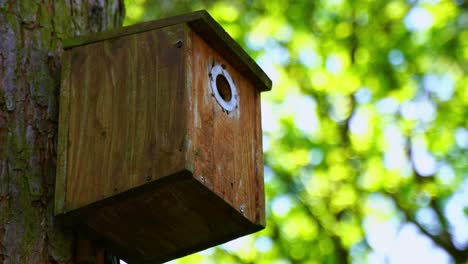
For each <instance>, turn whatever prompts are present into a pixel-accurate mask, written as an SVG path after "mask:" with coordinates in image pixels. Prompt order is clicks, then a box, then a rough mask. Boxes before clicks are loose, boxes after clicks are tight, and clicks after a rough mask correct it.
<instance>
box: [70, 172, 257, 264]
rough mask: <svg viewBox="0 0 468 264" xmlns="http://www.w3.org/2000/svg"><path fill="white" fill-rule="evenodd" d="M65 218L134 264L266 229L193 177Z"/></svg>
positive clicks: (162, 181)
mask: <svg viewBox="0 0 468 264" xmlns="http://www.w3.org/2000/svg"><path fill="white" fill-rule="evenodd" d="M181 214H183V217H181ZM136 216H138V217H136ZM64 218H66V220H65V222H67V223H74V224H76V225H77V226H80V227H81V228H83V229H84V230H85V231H86V232H88V233H91V234H92V236H93V237H94V238H95V239H97V240H102V241H106V242H105V243H110V244H109V245H108V246H109V247H110V248H112V249H113V250H114V251H115V253H116V254H117V255H118V256H120V257H121V258H122V259H124V260H126V261H128V262H129V263H160V262H164V261H168V260H171V259H174V258H176V257H181V256H184V255H187V254H191V253H194V252H196V251H199V250H202V249H205V248H208V247H212V246H215V245H218V244H221V243H224V242H227V241H229V240H231V239H233V238H235V237H240V236H243V235H246V234H249V233H252V232H255V231H258V230H260V229H262V228H263V227H262V226H260V225H259V226H256V225H252V223H250V222H249V221H248V220H247V219H246V218H245V217H244V216H242V215H241V214H239V212H238V211H237V210H235V209H234V208H233V207H232V206H231V205H229V204H228V203H226V202H225V201H224V200H223V199H222V198H221V197H218V196H217V195H216V194H215V193H213V192H212V191H210V190H209V189H208V188H206V186H204V185H203V184H201V183H200V182H199V181H198V180H196V179H195V178H193V176H192V175H191V173H190V172H189V171H184V172H181V173H178V174H175V175H171V176H167V177H165V178H163V179H160V180H158V181H154V182H151V183H149V184H147V185H143V186H141V187H139V188H135V189H132V190H129V191H127V192H125V193H121V194H119V195H117V196H113V197H111V198H108V199H105V200H102V201H99V202H97V203H94V204H91V205H89V206H87V207H84V208H82V209H79V210H75V211H73V212H71V213H69V214H64V215H62V219H64ZM116 219H118V221H116ZM80 223H82V224H83V225H81V224H80ZM84 223H85V224H84ZM110 241H111V242H110ZM130 249H131V250H130ZM166 252H171V254H165V253H166ZM148 256H151V257H150V258H148Z"/></svg>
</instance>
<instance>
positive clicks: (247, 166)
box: [55, 11, 271, 263]
mask: <svg viewBox="0 0 468 264" xmlns="http://www.w3.org/2000/svg"><path fill="white" fill-rule="evenodd" d="M270 88H271V81H270V80H269V79H268V77H266V75H265V73H264V72H263V71H262V70H261V69H260V68H259V67H258V65H256V64H255V63H254V62H253V60H252V59H251V58H250V57H249V56H248V55H247V54H246V53H245V52H244V51H243V50H242V49H241V48H240V47H239V46H238V45H237V44H236V43H235V42H234V41H233V40H232V39H231V38H230V37H229V35H227V33H226V32H224V30H222V28H221V27H220V26H219V25H218V24H217V23H216V22H215V21H214V20H213V19H212V18H211V17H210V16H209V15H208V13H206V12H204V11H201V12H194V13H190V14H186V15H182V16H179V17H173V18H168V19H164V20H158V21H153V22H148V23H144V24H140V25H136V26H132V27H127V28H122V29H118V30H116V31H114V32H104V33H99V34H97V35H90V36H85V37H81V38H77V39H73V40H71V41H69V42H67V43H65V51H64V54H63V62H62V83H61V91H60V93H61V94H60V117H59V122H60V123H59V145H58V168H57V180H56V193H55V195H56V198H55V214H56V215H57V217H58V218H59V219H61V220H62V221H63V222H64V223H68V224H72V225H74V226H75V227H76V228H79V229H81V230H82V231H83V232H86V233H87V234H89V235H90V236H92V237H93V238H95V239H98V240H100V241H103V243H104V244H105V245H106V246H108V247H109V249H110V250H111V252H113V253H114V254H116V255H118V256H119V257H121V258H122V259H124V260H126V261H127V262H129V263H158V262H162V261H166V260H170V259H173V258H177V257H181V256H184V255H186V254H189V253H192V252H196V251H199V250H202V249H205V248H208V247H211V246H214V245H217V244H220V243H223V242H226V241H229V240H231V239H234V238H237V237H239V236H242V235H246V234H249V233H252V232H255V231H257V230H260V229H262V228H264V226H265V213H264V210H265V204H264V190H263V155H262V134H261V115H260V92H261V91H266V90H269V89H270Z"/></svg>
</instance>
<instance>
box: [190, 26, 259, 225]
mask: <svg viewBox="0 0 468 264" xmlns="http://www.w3.org/2000/svg"><path fill="white" fill-rule="evenodd" d="M191 40H192V53H191V57H192V59H191V63H192V65H193V67H192V89H191V100H190V101H189V102H190V107H189V109H190V112H191V115H190V122H189V130H190V132H189V133H190V135H191V139H192V141H191V145H190V149H189V150H188V151H189V155H190V159H193V162H192V163H193V164H194V177H196V178H197V179H198V180H200V181H201V182H203V183H204V184H205V185H206V186H207V187H208V188H210V189H211V190H213V191H214V192H215V193H216V194H218V195H219V196H220V197H221V198H222V199H224V200H225V201H227V202H228V203H229V204H230V205H231V206H232V207H234V208H235V209H236V210H238V211H239V212H240V213H241V214H243V215H244V216H245V217H246V218H248V219H249V220H250V221H251V222H252V223H256V224H259V225H264V224H265V219H264V218H265V216H264V201H263V196H264V193H263V160H262V158H261V156H262V145H261V142H262V141H261V120H260V118H261V117H260V93H258V92H257V91H258V90H257V89H255V87H254V86H253V84H252V81H251V80H250V79H248V78H246V76H244V75H242V74H240V73H239V72H238V71H237V68H235V67H232V66H231V65H230V64H229V63H228V62H227V61H226V59H225V58H224V57H222V56H221V55H220V54H219V53H218V52H216V51H215V50H214V49H213V48H211V47H210V46H209V45H208V44H207V43H206V42H205V41H204V40H203V39H202V38H201V37H199V35H198V34H197V33H195V32H192V35H191ZM213 63H217V64H222V65H224V66H225V67H226V70H227V71H228V72H229V73H230V75H231V77H232V79H233V80H234V82H235V85H236V87H237V93H238V96H239V98H238V108H237V109H236V110H235V111H233V112H230V113H229V114H227V113H226V112H224V111H223V109H222V107H221V106H220V105H219V104H218V103H217V101H216V99H215V98H214V97H213V96H212V91H211V87H210V78H209V76H208V74H209V72H210V70H211V67H212V65H213ZM241 208H242V209H241Z"/></svg>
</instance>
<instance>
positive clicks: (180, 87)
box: [66, 25, 187, 211]
mask: <svg viewBox="0 0 468 264" xmlns="http://www.w3.org/2000/svg"><path fill="white" fill-rule="evenodd" d="M183 41H184V27H183V26H182V25H176V26H171V27H167V28H162V29H158V30H152V31H147V32H141V33H138V34H133V35H127V36H123V37H120V38H115V39H110V40H106V41H102V42H97V43H92V44H88V45H85V46H80V47H76V48H73V49H71V50H69V51H67V52H69V53H70V54H71V55H70V57H71V69H70V71H69V74H70V76H68V77H67V78H68V79H69V82H68V83H67V84H66V85H69V87H68V89H69V94H70V106H69V114H70V118H69V132H68V138H69V140H68V157H67V170H66V210H67V211H68V210H73V209H77V208H80V207H83V206H85V205H88V204H90V203H93V202H96V201H100V200H103V199H105V198H108V197H111V196H113V195H117V194H119V193H122V192H125V191H127V190H129V189H132V188H135V187H137V186H141V185H143V184H146V183H149V182H151V181H154V180H157V179H160V178H161V177H164V176H168V175H171V174H175V173H177V172H179V171H182V170H184V167H185V144H184V143H185V135H186V123H187V121H186V112H187V111H186V93H185V91H186V90H185V89H184V84H185V81H184V76H185V74H184V65H183V49H181V46H180V43H183Z"/></svg>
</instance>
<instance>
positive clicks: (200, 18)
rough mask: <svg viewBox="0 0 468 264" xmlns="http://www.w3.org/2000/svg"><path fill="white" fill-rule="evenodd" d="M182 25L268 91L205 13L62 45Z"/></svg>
mask: <svg viewBox="0 0 468 264" xmlns="http://www.w3.org/2000/svg"><path fill="white" fill-rule="evenodd" d="M184 23H186V24H188V25H189V26H190V27H191V28H192V29H193V30H194V31H195V32H197V33H198V34H199V35H200V36H201V37H202V38H203V39H204V40H205V41H206V42H207V43H208V44H209V45H210V46H211V47H213V48H214V49H215V50H216V51H218V52H219V53H221V54H222V55H223V56H224V57H225V58H226V59H227V60H228V61H230V62H231V64H232V65H233V66H234V67H236V68H237V69H238V70H239V71H240V72H241V73H242V74H244V75H246V76H248V77H249V78H250V79H252V81H253V82H254V83H255V86H256V88H257V89H259V90H260V91H269V90H271V85H272V83H271V80H270V78H268V76H267V75H266V74H265V72H264V71H263V70H262V69H261V68H260V67H259V66H258V65H257V64H256V63H255V61H254V60H253V59H252V58H251V57H250V56H249V55H248V54H247V53H246V52H245V51H244V50H243V49H242V48H241V47H240V46H239V44H237V42H236V41H235V40H233V39H232V38H231V36H229V34H228V33H227V32H226V31H225V30H224V29H223V28H222V27H221V26H220V25H219V24H218V23H217V22H216V21H215V20H214V19H213V18H212V17H211V16H210V14H209V13H208V12H206V11H205V10H200V11H195V12H192V13H187V14H183V15H180V16H174V17H169V18H165V19H159V20H156V21H150V22H146V23H140V24H136V25H132V26H128V27H122V28H118V29H115V30H109V31H105V32H99V33H95V34H88V35H86V36H80V37H76V38H72V39H67V40H65V41H64V46H65V48H67V49H68V48H72V47H77V46H81V45H88V44H91V43H95V42H100V41H104V40H109V39H113V38H120V37H122V36H126V35H132V34H137V33H142V32H146V31H149V30H155V29H159V28H164V27H168V26H172V25H175V24H184Z"/></svg>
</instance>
